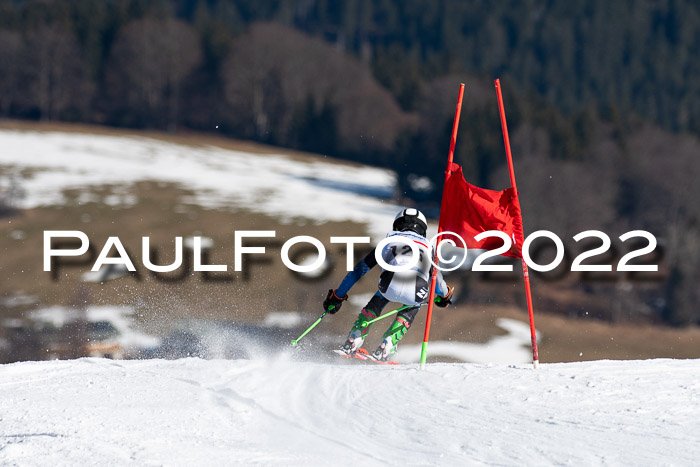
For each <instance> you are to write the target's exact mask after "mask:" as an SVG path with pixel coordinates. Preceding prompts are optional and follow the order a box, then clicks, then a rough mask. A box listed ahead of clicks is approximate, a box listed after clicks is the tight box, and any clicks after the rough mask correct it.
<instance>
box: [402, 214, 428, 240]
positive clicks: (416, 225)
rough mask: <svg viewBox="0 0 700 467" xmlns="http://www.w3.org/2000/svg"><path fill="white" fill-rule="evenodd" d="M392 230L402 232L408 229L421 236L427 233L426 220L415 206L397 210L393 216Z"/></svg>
mask: <svg viewBox="0 0 700 467" xmlns="http://www.w3.org/2000/svg"><path fill="white" fill-rule="evenodd" d="M394 230H395V231H396V232H402V231H404V230H410V231H411V232H415V233H417V234H418V235H421V236H423V237H425V236H426V234H427V233H428V221H426V220H425V216H424V215H423V213H422V212H420V211H419V210H418V209H415V208H407V209H404V210H403V211H401V212H399V213H398V214H397V215H396V217H395V218H394Z"/></svg>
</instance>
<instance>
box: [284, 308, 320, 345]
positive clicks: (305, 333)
mask: <svg viewBox="0 0 700 467" xmlns="http://www.w3.org/2000/svg"><path fill="white" fill-rule="evenodd" d="M326 313H328V312H327V311H324V312H323V314H322V315H321V316H319V317H318V319H317V320H316V321H314V324H312V325H311V326H309V329H307V330H306V331H304V332H303V333H302V335H301V336H299V337H298V338H296V339H295V340H293V341H292V347H296V346H297V344H298V343H299V341H300V340H301V339H302V337H304V336H305V335H307V334H308V333H309V331H311V330H312V329H313V328H315V327H316V326H317V325H318V323H320V322H321V320H322V319H323V317H324V316H326Z"/></svg>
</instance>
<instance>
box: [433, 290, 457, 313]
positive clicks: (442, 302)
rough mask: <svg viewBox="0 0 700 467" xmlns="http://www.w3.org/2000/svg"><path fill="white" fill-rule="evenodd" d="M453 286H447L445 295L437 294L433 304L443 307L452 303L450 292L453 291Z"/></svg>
mask: <svg viewBox="0 0 700 467" xmlns="http://www.w3.org/2000/svg"><path fill="white" fill-rule="evenodd" d="M454 290H455V288H454V287H450V286H449V285H448V286H447V295H445V296H444V297H441V296H439V295H438V296H437V297H435V304H436V305H437V306H439V307H440V308H445V307H446V306H448V305H451V304H452V292H454Z"/></svg>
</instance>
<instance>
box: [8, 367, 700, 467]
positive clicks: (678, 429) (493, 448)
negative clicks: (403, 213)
mask: <svg viewBox="0 0 700 467" xmlns="http://www.w3.org/2000/svg"><path fill="white" fill-rule="evenodd" d="M342 363H343V361H340V362H335V361H328V362H309V361H295V360H294V359H293V358H292V356H290V355H282V356H280V355H278V356H276V357H270V356H268V357H267V358H258V359H253V360H236V361H220V360H219V361H217V360H213V361H205V360H199V359H186V360H178V361H170V362H167V361H162V360H150V361H140V362H137V361H124V362H115V361H109V360H98V359H81V360H75V361H61V362H40V363H18V364H12V365H3V366H0V413H1V414H2V423H0V463H2V464H3V465H53V466H64V465H77V464H83V463H87V464H93V465H94V464H100V465H124V464H130V463H135V464H138V465H183V466H184V465H188V466H190V465H253V464H262V465H319V466H320V465H338V464H350V463H352V464H362V465H388V464H390V465H563V464H567V465H601V464H605V465H630V466H633V465H679V466H680V465H688V466H690V465H695V464H697V459H698V456H700V443H698V438H697V432H698V429H700V404H699V403H698V402H699V399H700V384H698V380H697V377H696V375H697V374H698V373H699V372H700V361H699V360H649V361H625V362H614V361H599V362H585V363H570V364H545V365H543V366H542V368H541V369H540V370H539V371H535V370H532V369H530V368H529V366H513V365H510V366H506V365H477V364H430V365H428V367H427V370H426V371H419V370H418V369H417V367H416V366H414V365H405V366H398V367H385V366H376V365H373V364H365V363H364V362H358V363H359V364H358V365H350V364H348V365H343V364H342Z"/></svg>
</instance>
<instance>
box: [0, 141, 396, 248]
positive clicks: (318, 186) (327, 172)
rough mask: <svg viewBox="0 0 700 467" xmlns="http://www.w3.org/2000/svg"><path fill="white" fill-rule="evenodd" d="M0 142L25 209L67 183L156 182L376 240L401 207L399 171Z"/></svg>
mask: <svg viewBox="0 0 700 467" xmlns="http://www.w3.org/2000/svg"><path fill="white" fill-rule="evenodd" d="M0 147H1V148H2V150H1V151H0V168H3V167H4V168H5V169H6V172H7V173H16V174H18V177H19V178H20V179H21V184H22V187H23V188H24V189H25V191H26V194H27V198H26V199H25V200H24V202H23V207H35V206H42V205H43V206H51V205H56V204H61V203H62V202H63V195H62V190H64V189H66V188H80V187H88V186H99V185H125V186H127V185H129V184H131V183H135V182H139V181H143V180H157V181H161V182H167V183H177V184H179V185H181V186H182V187H184V188H188V189H192V190H194V191H195V192H196V195H195V197H194V199H192V200H191V201H192V202H193V203H196V204H199V205H201V206H204V207H213V208H230V207H234V208H236V207H237V208H245V209H249V210H252V211H255V212H260V213H264V214H268V215H271V216H275V217H276V218H278V219H279V220H280V221H282V222H289V221H292V220H293V219H295V218H305V219H307V220H311V221H315V222H325V221H345V220H348V221H354V222H358V223H364V224H366V225H367V226H368V227H370V231H369V232H370V234H371V235H378V236H379V237H378V238H383V236H384V235H385V234H386V230H387V226H388V222H389V221H390V220H391V219H393V218H394V215H395V214H396V212H398V211H399V210H400V209H401V207H400V206H398V205H395V204H393V203H392V202H390V201H389V198H391V197H392V195H393V194H394V189H395V186H396V175H395V174H394V173H393V172H392V171H390V170H385V169H379V168H374V167H368V166H360V165H350V164H342V163H338V162H335V163H332V162H323V161H320V160H319V161H311V160H309V161H303V160H298V159H292V158H290V157H286V156H283V155H264V154H254V153H248V152H241V151H234V150H230V149H222V148H218V147H214V146H187V145H182V144H174V143H168V142H165V141H161V140H157V139H153V138H146V137H136V136H133V137H132V136H106V135H93V134H84V133H64V132H35V131H18V130H5V129H0ZM26 169H30V172H29V173H30V174H31V175H30V176H29V177H28V178H26V179H25V178H23V177H22V176H20V175H19V174H20V172H22V170H25V173H26ZM117 198H118V199H116V198H115V200H114V203H117V204H119V203H126V204H134V203H136V202H138V200H137V199H133V197H130V196H121V197H117ZM387 219H388V220H387Z"/></svg>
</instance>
